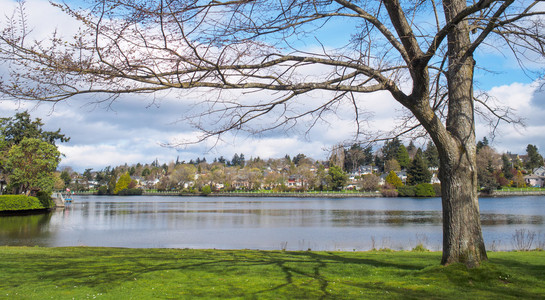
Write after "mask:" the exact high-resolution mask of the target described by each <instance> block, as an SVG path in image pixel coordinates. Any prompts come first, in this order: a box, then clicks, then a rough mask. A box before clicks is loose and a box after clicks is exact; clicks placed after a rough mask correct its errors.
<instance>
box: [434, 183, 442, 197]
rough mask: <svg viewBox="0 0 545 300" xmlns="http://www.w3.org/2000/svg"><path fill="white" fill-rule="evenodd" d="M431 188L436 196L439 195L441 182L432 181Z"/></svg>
mask: <svg viewBox="0 0 545 300" xmlns="http://www.w3.org/2000/svg"><path fill="white" fill-rule="evenodd" d="M433 190H434V191H435V196H437V197H440V196H441V184H440V183H434V184H433Z"/></svg>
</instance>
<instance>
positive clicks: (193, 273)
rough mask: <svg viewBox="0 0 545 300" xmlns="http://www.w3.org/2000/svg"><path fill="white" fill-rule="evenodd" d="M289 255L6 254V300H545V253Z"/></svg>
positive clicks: (1, 259) (0, 287)
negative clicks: (480, 260) (454, 258)
mask: <svg viewBox="0 0 545 300" xmlns="http://www.w3.org/2000/svg"><path fill="white" fill-rule="evenodd" d="M489 256H490V261H489V262H487V263H484V264H483V266H482V267H480V268H477V269H472V270H467V269H466V267H465V266H463V265H452V266H448V267H442V266H440V265H439V262H440V258H441V253H439V252H387V251H369V252H289V251H287V252H283V251H254V250H187V249H186V250H182V249H123V248H92V247H75V248H73V247H69V248H40V247H34V248H32V247H0V298H6V299H50V298H53V299H72V298H74V299H95V298H102V299H153V298H160V299H187V298H203V299H217V298H241V299H269V298H270V299H284V298H288V299H323V298H325V299H330V298H334V299H362V298H363V299H475V298H481V299H509V298H512V299H515V298H516V299H519V298H526V299H543V297H545V252H543V251H540V252H538V251H533V252H491V253H489Z"/></svg>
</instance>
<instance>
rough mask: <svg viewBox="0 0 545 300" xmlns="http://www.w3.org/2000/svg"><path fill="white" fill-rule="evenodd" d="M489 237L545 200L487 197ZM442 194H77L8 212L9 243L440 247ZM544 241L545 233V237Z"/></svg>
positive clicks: (533, 225) (507, 232) (530, 218)
mask: <svg viewBox="0 0 545 300" xmlns="http://www.w3.org/2000/svg"><path fill="white" fill-rule="evenodd" d="M481 220H482V225H483V234H484V236H485V240H490V241H494V242H495V243H498V241H503V245H505V246H504V248H509V240H510V238H511V236H512V234H513V233H514V231H515V230H516V229H520V228H527V229H530V230H534V231H536V232H537V233H540V232H541V231H542V230H543V231H545V228H544V224H545V198H544V197H541V198H540V197H520V198H501V199H481ZM441 232H442V230H441V206H440V199H437V198H432V199H410V198H396V199H391V198H370V199H359V198H353V199H298V198H277V199H276V198H264V199H256V198H201V197H195V198H181V197H167V198H164V197H117V198H112V197H97V196H86V197H83V196H82V197H77V198H76V199H75V202H73V203H72V204H70V205H68V206H67V207H66V208H64V209H60V210H56V211H54V212H52V213H48V214H42V215H31V216H2V217H0V245H28V246H33V245H40V246H74V245H88V246H118V247H180V248H185V247H192V248H255V249H279V248H284V247H285V248H288V249H292V250H295V249H297V250H299V249H303V250H306V249H307V248H312V249H315V250H336V249H341V250H352V249H358V250H367V249H369V248H371V247H373V246H379V247H380V246H381V245H377V244H376V243H379V241H380V243H381V244H382V246H384V247H389V248H394V249H397V248H400V249H407V248H411V247H414V246H415V245H416V244H417V243H419V242H422V240H425V242H426V243H428V245H427V246H428V247H429V248H432V249H435V250H440V249H438V248H440V245H441V234H442V233H441ZM543 238H545V235H544V236H543Z"/></svg>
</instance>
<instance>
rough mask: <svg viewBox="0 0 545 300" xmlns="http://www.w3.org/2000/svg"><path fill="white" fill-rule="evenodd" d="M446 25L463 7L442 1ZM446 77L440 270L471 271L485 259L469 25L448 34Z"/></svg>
mask: <svg viewBox="0 0 545 300" xmlns="http://www.w3.org/2000/svg"><path fill="white" fill-rule="evenodd" d="M443 4H444V7H445V15H446V19H447V22H448V20H450V19H451V18H452V17H453V16H455V15H456V14H457V13H458V12H460V11H461V10H462V9H464V8H465V7H466V1H464V0H445V1H443ZM447 39H448V59H449V69H448V73H447V84H448V91H449V92H448V97H449V107H448V115H447V124H446V129H447V132H448V135H449V137H448V138H446V139H441V140H439V139H438V142H439V143H437V147H438V150H439V155H440V179H441V188H442V205H443V258H442V261H441V263H442V264H450V263H454V262H461V263H465V264H466V265H467V266H468V267H475V266H478V265H479V264H480V262H481V261H482V260H486V259H487V255H486V250H485V246H484V240H483V237H482V232H481V222H480V213H479V202H478V194H477V188H478V186H477V162H476V156H477V155H476V144H475V123H474V121H475V117H474V106H473V71H474V65H475V62H474V60H473V56H472V55H469V54H468V53H467V50H468V48H469V47H470V45H471V40H470V38H469V25H468V23H467V22H466V21H464V22H461V23H459V24H458V25H457V26H456V28H454V30H452V31H451V32H450V33H449V34H448V37H447Z"/></svg>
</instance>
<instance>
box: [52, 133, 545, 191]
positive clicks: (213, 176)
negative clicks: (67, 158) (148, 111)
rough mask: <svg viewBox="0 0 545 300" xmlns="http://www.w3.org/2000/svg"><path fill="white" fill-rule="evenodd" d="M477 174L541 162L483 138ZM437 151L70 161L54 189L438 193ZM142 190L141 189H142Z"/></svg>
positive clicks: (504, 173) (508, 181) (339, 150)
mask: <svg viewBox="0 0 545 300" xmlns="http://www.w3.org/2000/svg"><path fill="white" fill-rule="evenodd" d="M477 149H478V151H477V161H478V168H479V170H478V180H479V186H480V187H481V189H482V191H483V192H490V191H492V190H494V189H497V188H500V187H502V186H513V187H523V186H525V184H526V183H525V181H524V177H523V176H524V175H525V174H529V173H531V172H532V170H533V169H534V168H536V167H539V166H542V165H543V157H542V156H541V155H540V154H539V152H538V150H537V147H536V146H534V145H528V147H527V152H528V153H527V154H526V155H522V156H520V157H519V156H516V155H512V154H510V153H504V154H501V155H500V154H498V153H497V152H496V151H495V150H494V149H493V148H492V147H491V146H490V145H489V144H488V140H487V139H486V138H483V140H482V141H479V142H478V143H477ZM438 167H439V154H438V151H437V148H436V147H435V145H434V143H433V142H432V141H428V142H427V144H426V147H425V148H421V147H417V146H415V145H414V143H413V142H412V141H411V142H410V143H409V144H408V145H405V144H404V143H402V142H401V140H399V139H397V138H394V139H392V140H390V141H387V142H385V143H384V145H383V146H382V147H380V148H378V149H377V150H373V147H372V146H366V147H362V146H361V145H358V144H354V145H352V146H350V147H342V146H339V147H336V149H335V150H334V151H332V154H331V156H330V157H329V159H328V160H325V161H318V160H314V159H312V158H310V157H307V156H306V155H305V154H302V153H299V154H297V155H295V156H293V157H292V156H290V155H288V154H286V155H285V156H284V157H282V158H276V159H275V158H269V159H262V158H260V157H255V158H252V157H251V158H249V159H248V160H246V158H245V155H244V154H243V153H235V154H234V155H233V157H232V158H231V159H226V158H225V157H223V156H220V157H216V158H214V159H213V160H212V161H211V162H208V161H207V159H206V158H204V157H203V158H196V159H190V160H189V161H185V160H180V157H177V158H176V160H172V161H170V162H169V163H162V164H161V163H159V161H158V160H157V159H156V160H154V161H152V162H150V163H144V164H143V163H137V164H133V165H128V164H124V165H120V166H117V167H111V166H108V167H106V168H104V169H102V170H98V171H93V170H92V169H86V170H85V171H84V172H83V173H82V174H78V173H77V172H74V171H73V170H72V169H71V168H70V167H66V168H64V169H63V170H62V171H60V172H57V173H56V176H57V178H58V179H57V181H56V182H57V185H56V187H57V188H58V189H62V188H65V187H69V188H71V189H74V190H86V189H97V190H98V193H100V194H120V193H121V194H139V193H141V190H142V189H157V190H162V191H178V192H202V191H203V190H208V189H210V191H211V192H212V191H235V190H246V191H248V190H251V191H255V190H261V189H268V190H275V191H310V190H341V189H344V188H350V189H354V190H360V191H377V190H380V191H382V193H383V195H385V196H397V195H399V196H436V195H440V185H439V183H438V180H436V183H435V184H432V183H431V180H432V178H437V173H438ZM139 190H140V191H139Z"/></svg>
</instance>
